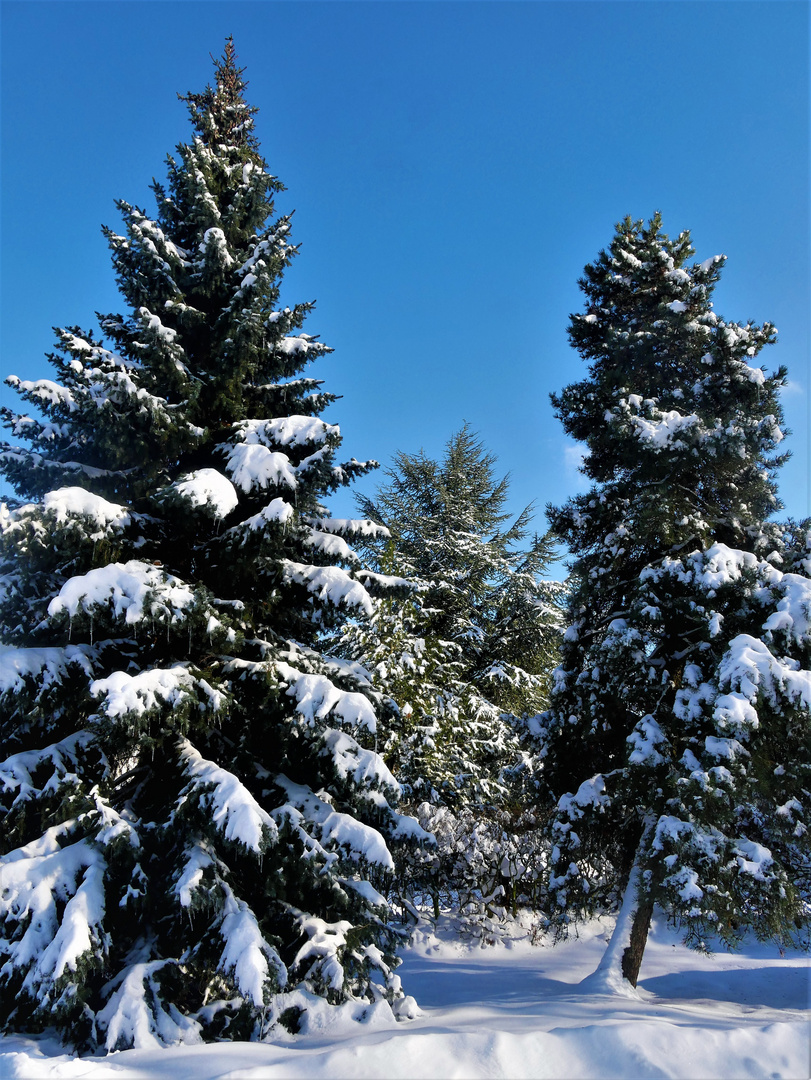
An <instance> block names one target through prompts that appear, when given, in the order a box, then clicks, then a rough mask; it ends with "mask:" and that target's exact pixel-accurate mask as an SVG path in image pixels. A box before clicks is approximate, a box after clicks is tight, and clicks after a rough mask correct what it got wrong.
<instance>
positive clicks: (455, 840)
mask: <svg viewBox="0 0 811 1080" xmlns="http://www.w3.org/2000/svg"><path fill="white" fill-rule="evenodd" d="M494 465H495V458H494V457H493V456H492V455H490V454H488V453H486V452H485V451H484V449H483V446H482V443H481V441H480V440H479V439H478V438H477V437H476V436H475V435H474V434H473V433H472V432H471V431H470V429H469V428H468V427H467V426H465V427H464V428H463V429H462V430H461V431H459V432H457V433H456V434H454V435H453V436H452V437H451V439H450V440H449V442H448V444H447V452H446V455H445V457H444V459H443V460H441V461H434V460H432V459H431V458H429V457H428V456H427V455H426V454H424V453H420V454H416V455H409V454H405V453H400V454H398V455H397V458H396V462H395V466H394V467H393V468H392V469H391V470H389V473H388V476H389V481H390V482H389V483H388V484H386V485H384V486H382V487H381V488H380V489H379V491H378V493H377V496H376V498H375V499H363V500H360V505H361V506H362V509H363V511H364V512H365V513H366V514H367V515H368V516H369V517H370V518H372V519H374V520H376V521H378V522H380V523H381V524H384V525H385V526H386V528H387V530H388V531H390V533H391V539H390V540H384V539H379V538H378V539H375V538H372V539H370V540H369V541H368V542H367V545H366V547H367V550H368V553H369V554H370V556H371V557H372V558H373V559H374V563H375V565H376V567H377V569H378V570H380V571H384V572H387V573H390V574H391V573H394V574H396V575H400V576H406V577H408V578H410V579H411V580H413V581H414V582H415V583H416V584H417V586H418V588H417V590H416V591H415V592H412V593H411V594H409V595H405V596H400V597H396V598H393V599H390V600H385V601H382V602H381V603H380V604H378V606H377V610H376V611H375V614H374V615H373V616H372V618H371V619H370V620H368V621H365V620H359V621H358V622H356V623H354V624H352V625H350V626H348V627H347V629H346V630H345V632H344V638H343V642H342V649H343V650H344V652H345V654H346V655H348V656H350V657H351V658H352V659H354V660H356V661H358V662H360V663H362V664H363V665H365V666H366V667H367V668H368V670H369V671H370V673H371V677H372V680H373V684H374V685H375V687H376V688H378V689H379V690H380V691H381V692H382V693H384V694H386V695H387V696H388V697H389V698H390V699H391V700H392V703H393V711H392V713H391V714H389V715H387V716H386V717H384V718H382V723H381V726H380V731H381V742H380V744H379V748H380V751H381V753H382V754H383V756H384V758H385V760H386V762H387V764H388V765H389V766H390V767H391V768H392V769H393V770H394V771H395V772H396V774H397V776H398V777H399V778H400V779H401V780H402V782H403V790H404V799H405V807H406V808H407V809H408V810H409V811H410V812H412V813H413V814H414V815H415V816H416V817H417V818H418V820H419V821H420V824H421V825H422V826H423V827H424V828H426V829H427V830H429V831H430V832H431V833H432V834H434V835H435V837H436V840H437V847H436V848H435V849H433V850H432V851H431V852H429V853H428V858H427V859H426V858H425V857H424V855H422V854H417V855H416V856H413V855H411V854H410V853H409V852H403V853H402V857H401V858H400V859H399V860H398V871H399V875H398V880H397V886H396V887H397V890H398V896H399V899H400V901H401V902H402V903H403V904H404V906H406V907H408V903H409V901H408V896H409V895H412V894H413V895H414V896H416V897H420V896H422V897H424V896H425V895H426V893H427V894H428V895H430V896H431V897H432V898H433V906H434V911H435V914H437V915H438V913H439V909H440V907H443V906H444V907H446V909H447V910H449V911H451V912H452V913H454V914H455V915H456V916H457V918H458V928H459V929H460V930H462V931H463V932H465V933H470V934H471V935H473V936H476V937H480V938H481V940H482V941H483V942H487V941H492V940H493V938H494V936H497V935H498V933H499V932H500V929H499V927H500V924H503V920H504V917H505V913H506V906H507V905H508V904H509V905H510V906H511V907H513V908H515V907H517V906H518V905H519V904H522V905H528V904H533V905H535V904H537V902H538V899H539V893H538V881H539V879H540V876H541V863H542V862H543V859H544V850H543V848H544V845H545V841H544V839H543V836H542V833H541V831H540V830H539V829H538V823H537V819H536V817H535V816H534V815H533V814H531V813H529V814H528V813H525V812H524V808H523V798H524V795H525V794H526V790H527V789H528V788H530V787H533V785H534V783H535V780H534V777H533V775H532V771H531V768H530V766H531V762H532V755H531V754H530V752H529V751H528V749H527V748H526V747H525V745H524V739H523V738H522V736H523V734H524V729H525V728H526V727H530V726H531V725H532V724H533V720H532V719H530V718H529V715H527V714H534V713H535V712H536V711H537V710H538V708H540V707H541V706H542V705H543V704H544V703H545V693H546V686H547V681H548V677H549V673H550V672H551V669H552V667H553V663H554V658H555V657H556V650H557V642H558V637H559V631H558V624H559V616H560V612H559V607H558V597H559V596H560V593H561V591H562V589H563V586H561V585H560V584H558V583H555V582H549V581H544V580H543V579H542V576H541V575H542V574H543V572H544V571H545V570H546V569H547V566H548V563H549V561H550V560H551V545H550V543H549V542H548V540H546V539H540V538H538V537H535V538H534V539H533V540H532V541H531V542H530V543H529V544H528V545H524V543H523V541H524V540H525V537H526V533H527V526H528V522H529V517H530V510H529V509H527V510H526V511H524V513H523V514H521V515H520V516H519V518H518V520H517V521H515V522H514V523H513V524H511V525H509V524H507V522H508V515H507V514H506V513H505V512H504V503H505V501H506V498H507V494H508V482H507V480H506V479H501V480H499V479H497V478H496V477H495V473H494ZM511 713H519V714H520V715H519V716H516V715H510V714H511ZM533 789H534V788H533ZM502 928H503V927H502Z"/></svg>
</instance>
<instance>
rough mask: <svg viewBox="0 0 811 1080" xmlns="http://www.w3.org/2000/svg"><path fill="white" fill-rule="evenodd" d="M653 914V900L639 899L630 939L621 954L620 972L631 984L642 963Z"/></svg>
mask: <svg viewBox="0 0 811 1080" xmlns="http://www.w3.org/2000/svg"><path fill="white" fill-rule="evenodd" d="M652 915H653V901H652V900H650V899H649V898H648V897H645V898H644V899H642V900H640V901H639V906H638V907H637V909H636V913H635V914H634V921H633V923H632V925H631V940H630V941H629V943H628V947H627V948H626V949H625V951H624V952H623V954H622V974H623V977H624V978H626V979H627V980H628V982H629V983H630V984H631V986H634V987H635V986H636V983H637V979H638V978H639V968H640V966H641V964H642V954H643V953H644V951H645V945H646V943H647V940H648V931H649V930H650V921H651V916H652Z"/></svg>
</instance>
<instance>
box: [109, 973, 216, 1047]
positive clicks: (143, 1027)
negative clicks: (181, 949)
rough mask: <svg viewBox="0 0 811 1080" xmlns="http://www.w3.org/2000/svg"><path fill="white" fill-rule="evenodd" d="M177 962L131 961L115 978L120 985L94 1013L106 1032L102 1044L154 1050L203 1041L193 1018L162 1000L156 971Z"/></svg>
mask: <svg viewBox="0 0 811 1080" xmlns="http://www.w3.org/2000/svg"><path fill="white" fill-rule="evenodd" d="M176 963H177V961H175V960H151V961H148V962H141V963H136V964H131V965H130V966H129V967H127V968H125V969H124V972H123V975H120V976H119V977H118V979H116V982H118V981H119V979H120V980H121V985H120V986H119V987H118V989H116V990H115V992H114V993H113V994H112V996H111V997H110V1000H109V1001H108V1002H107V1004H106V1005H105V1007H104V1008H103V1009H102V1010H101V1011H100V1012H99V1013H98V1016H97V1020H98V1023H99V1025H100V1026H101V1029H102V1031H105V1030H106V1032H107V1037H106V1039H105V1043H104V1045H105V1048H106V1049H107V1050H108V1051H110V1052H112V1051H114V1050H128V1049H130V1048H132V1049H134V1050H157V1049H160V1048H161V1047H164V1046H174V1045H178V1044H181V1043H185V1044H195V1043H201V1042H202V1041H203V1038H202V1034H201V1029H200V1024H199V1023H198V1022H197V1021H196V1020H194V1019H192V1018H191V1017H188V1016H184V1015H183V1013H181V1012H180V1010H179V1009H178V1008H177V1007H176V1006H175V1005H173V1004H172V1003H171V1002H169V1003H167V1004H166V1005H164V1003H163V1001H164V995H163V994H162V992H161V988H160V982H159V980H158V978H157V976H158V972H160V971H161V970H162V969H163V968H164V967H166V966H167V964H176ZM113 985H115V983H114V984H113Z"/></svg>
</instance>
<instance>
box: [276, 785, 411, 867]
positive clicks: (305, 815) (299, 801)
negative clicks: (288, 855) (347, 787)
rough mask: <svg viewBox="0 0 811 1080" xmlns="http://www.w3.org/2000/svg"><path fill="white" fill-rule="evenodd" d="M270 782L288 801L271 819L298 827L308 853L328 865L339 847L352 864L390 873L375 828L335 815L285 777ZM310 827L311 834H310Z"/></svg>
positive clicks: (385, 851) (391, 864) (388, 858)
mask: <svg viewBox="0 0 811 1080" xmlns="http://www.w3.org/2000/svg"><path fill="white" fill-rule="evenodd" d="M274 782H275V783H276V784H278V785H279V787H281V788H282V790H283V791H284V792H285V794H286V795H287V799H288V802H287V804H285V805H283V806H280V807H278V808H277V809H276V810H274V811H273V815H274V817H275V818H277V819H278V820H283V819H284V818H287V819H288V820H289V821H290V822H291V824H293V825H294V826H298V829H299V830H300V835H301V836H302V839H303V840H304V842H305V845H306V846H307V847H308V848H309V849H310V850H311V851H313V852H314V853H318V854H325V855H326V856H327V859H328V861H329V862H332V861H334V860H335V858H336V854H335V851H336V849H340V848H342V849H344V851H345V853H346V854H348V856H349V858H350V859H351V860H352V861H353V862H356V863H360V862H363V863H366V864H368V865H373V866H379V867H382V868H383V869H384V870H390V871H393V870H394V860H393V859H392V856H391V852H390V851H389V849H388V847H387V846H386V841H385V840H384V839H383V837H382V836H381V834H380V833H379V832H378V831H377V829H373V828H372V827H371V826H370V825H365V824H364V823H363V822H362V821H358V819H357V818H354V817H352V816H350V815H349V814H342V813H339V812H338V811H337V810H334V809H333V807H332V806H331V805H330V804H329V803H328V802H326V801H325V800H324V799H322V798H319V797H318V796H317V795H315V794H314V793H313V792H312V791H311V790H310V789H309V788H308V787H303V786H302V785H300V784H294V783H293V781H292V780H288V779H287V777H286V776H282V775H279V776H276V777H275V778H274ZM313 827H314V834H313V833H312V832H311V831H310V830H311V829H312V828H313ZM313 840H315V841H316V843H315V844H314V843H313ZM330 852H332V855H331V858H330V854H329V853H330Z"/></svg>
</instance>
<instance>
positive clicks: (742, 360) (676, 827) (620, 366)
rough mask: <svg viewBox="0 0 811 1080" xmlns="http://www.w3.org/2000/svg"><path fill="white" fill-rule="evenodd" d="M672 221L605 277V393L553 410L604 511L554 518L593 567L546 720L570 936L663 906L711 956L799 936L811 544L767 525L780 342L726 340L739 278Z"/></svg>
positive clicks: (631, 243)
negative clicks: (773, 356)
mask: <svg viewBox="0 0 811 1080" xmlns="http://www.w3.org/2000/svg"><path fill="white" fill-rule="evenodd" d="M693 258H694V251H693V248H692V246H691V243H690V237H689V234H688V233H682V234H680V235H679V236H678V237H677V238H676V239H675V240H671V239H669V238H668V236H667V235H666V234H665V233H664V232H663V231H662V227H661V221H660V218H659V217H658V215H657V216H656V217H654V218H653V220H652V221H651V222H649V223H648V224H647V225H646V224H644V223H642V222H635V221H631V220H630V219H626V220H625V221H624V222H622V223H621V224H620V225H618V226H617V230H616V234H615V236H614V239H613V241H612V243H611V246H610V248H609V249H608V250H607V251H603V252H601V253H600V255H599V257H598V259H597V260H596V261H595V262H594V263H593V264H592V265H589V266H587V267H586V270H585V275H584V277H583V279H582V281H581V283H580V284H581V288H582V291H583V293H584V296H585V300H586V308H585V310H584V311H583V312H582V313H580V314H576V315H573V316H572V321H571V325H570V331H569V333H570V339H571V342H572V344H573V346H574V347H575V348H576V349H577V350H578V352H579V353H580V354H581V356H582V357H583V359H584V360H586V361H587V362H588V363H589V373H588V376H587V378H585V379H584V380H583V381H581V382H579V383H576V384H574V385H572V386H569V387H567V388H566V389H565V390H563V391H562V392H561V393H560V394H559V395H555V396H554V397H553V403H554V405H555V407H556V409H557V412H558V415H559V416H560V419H561V421H562V423H563V427H564V430H565V431H566V433H567V434H568V435H570V436H572V437H573V438H575V439H578V440H580V441H581V442H583V443H584V444H585V449H586V456H585V460H584V463H583V472H584V473H585V475H586V476H587V477H588V478H589V479H590V480H591V482H592V483H591V487H590V489H589V491H588V492H586V493H585V494H583V495H579V496H577V497H575V498H573V499H570V500H569V501H568V502H567V503H566V504H565V505H564V506H562V507H560V508H551V509H550V519H551V522H552V528H553V532H554V534H555V535H556V536H557V537H558V538H559V539H560V540H562V541H565V542H566V543H567V544H568V545H569V547H570V549H571V550H572V552H573V553H574V563H573V571H574V574H573V585H572V589H571V593H570V602H569V622H570V626H569V629H568V630H567V631H566V633H565V635H564V641H563V646H562V660H561V666H560V668H559V670H558V671H557V673H556V676H555V685H554V689H553V694H552V699H551V705H550V710H549V713H548V715H547V718H546V721H547V732H546V737H547V746H546V751H545V754H546V756H545V759H544V771H545V775H546V777H547V779H548V782H549V784H550V786H551V788H552V791H553V793H554V795H555V798H556V799H558V800H559V801H558V803H557V810H556V820H555V822H554V828H553V837H554V841H555V849H554V852H553V862H554V865H553V874H552V880H551V891H552V894H553V896H554V898H555V900H556V903H557V905H558V909H559V915H560V917H561V919H562V920H563V921H564V923H565V921H567V920H568V919H570V918H571V917H572V916H575V917H577V916H579V915H581V914H583V913H587V912H590V911H594V910H601V909H604V908H605V907H608V908H609V909H610V908H612V907H615V906H616V904H617V902H618V894H619V892H620V891H621V890H622V889H623V888H624V886H625V882H626V881H627V880H628V876H629V873H630V871H631V866H632V863H633V862H634V859H635V858H636V859H637V861H638V864H639V866H640V870H641V874H642V877H641V886H640V888H641V891H642V894H643V899H644V898H653V899H654V900H655V901H657V902H659V903H661V904H663V905H664V906H665V908H666V909H667V910H668V911H669V912H670V913H671V915H672V916H673V918H674V919H675V920H676V921H678V922H679V923H681V924H682V925H683V926H684V927H685V928H686V931H687V936H688V939H689V940H691V941H692V942H694V943H695V942H701V941H703V940H704V937H705V936H706V935H707V934H708V933H710V932H715V933H718V934H720V935H721V937H722V938H723V939H724V940H726V941H734V939H735V938H736V936H737V935H738V934H739V933H740V932H742V930H743V928H744V927H745V926H746V925H750V926H753V927H754V929H755V930H756V932H758V933H760V934H764V935H768V934H775V935H777V936H778V937H784V938H785V937H790V936H791V935H792V933H793V932H794V930H795V929H796V928H795V923H794V918H795V916H799V915H800V907H801V905H800V898H799V897H798V894H797V891H796V890H795V888H794V884H795V877H796V874H797V868H798V866H800V865H801V864H802V861H803V859H805V866H806V867H807V855H805V856H801V855H800V851H801V850H805V851H807V832H806V829H807V819H808V814H809V810H811V805H809V795H808V787H809V765H810V764H811V753H810V750H811V747H809V723H808V717H809V707H811V674H809V671H808V669H809V667H811V663H810V662H809V659H810V658H809V602H810V601H811V583H809V576H811V573H810V572H811V563H809V561H808V548H807V544H808V537H807V530H806V529H793V530H792V529H786V528H783V527H779V526H778V525H776V524H775V523H773V522H770V521H769V520H768V519H769V516H770V515H771V514H772V513H773V512H774V511H775V510H777V509H778V508H779V504H778V502H777V499H776V494H775V492H776V486H775V482H774V475H775V471H776V469H777V468H778V467H779V466H780V464H781V463H782V461H783V460H785V458H784V456H781V455H780V454H779V453H778V451H777V448H778V446H779V444H780V442H781V440H782V438H783V433H782V432H781V430H780V425H781V422H782V417H781V410H780V404H779V399H778V391H779V389H780V387H781V385H782V384H783V382H784V378H785V371H784V370H783V369H780V370H779V371H777V372H776V373H775V374H774V375H767V374H766V373H765V372H763V371H762V370H761V369H760V368H757V367H754V366H753V365H754V363H755V358H756V357H757V355H758V354H759V352H760V350H761V349H762V348H763V347H764V346H765V345H768V344H770V343H771V342H773V341H774V338H775V331H774V328H773V327H772V326H770V325H769V324H764V325H763V326H757V325H755V324H754V323H751V322H750V323H746V324H737V323H731V322H727V321H725V320H723V319H722V318H720V317H719V316H718V315H716V313H715V312H714V311H713V309H712V303H711V297H712V292H713V288H714V286H715V284H716V282H717V280H718V277H719V274H720V271H721V267H722V265H723V261H724V259H723V257H722V256H716V257H715V258H713V259H708V260H707V261H706V262H703V263H697V262H694V261H693Z"/></svg>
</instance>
